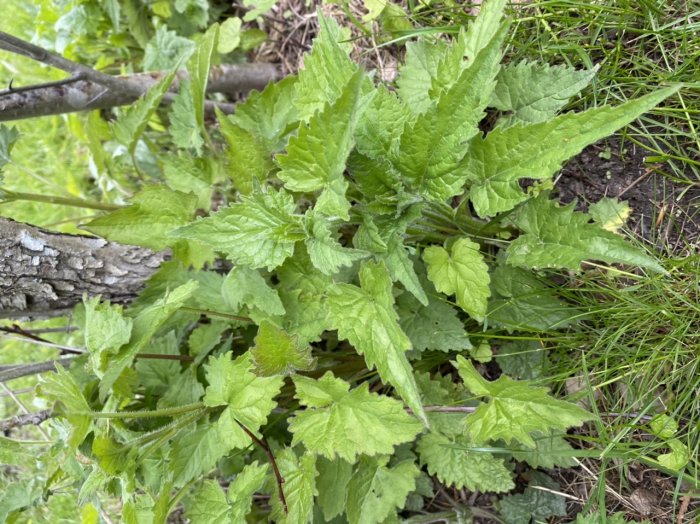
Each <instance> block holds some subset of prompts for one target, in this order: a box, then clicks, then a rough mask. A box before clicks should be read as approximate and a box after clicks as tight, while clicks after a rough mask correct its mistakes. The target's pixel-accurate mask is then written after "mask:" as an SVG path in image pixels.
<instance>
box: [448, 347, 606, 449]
mask: <svg viewBox="0 0 700 524" xmlns="http://www.w3.org/2000/svg"><path fill="white" fill-rule="evenodd" d="M455 365H456V366H457V370H458V371H459V376H460V377H462V380H463V381H464V384H465V386H466V387H467V389H469V391H471V392H472V393H473V394H474V395H476V396H477V397H488V401H485V402H484V403H482V404H481V405H480V406H479V407H478V408H477V409H476V411H475V412H474V413H471V414H469V415H467V419H466V426H467V432H468V433H469V436H470V437H471V438H472V440H473V442H474V444H476V445H480V444H484V443H486V442H489V441H491V442H492V441H495V440H498V439H502V440H504V441H506V442H511V441H513V440H517V441H519V442H521V443H522V444H524V445H525V446H528V447H531V448H534V447H535V441H534V440H533V438H532V436H531V433H533V432H535V431H539V432H542V431H547V430H550V429H555V430H566V429H568V428H569V427H571V426H580V425H581V424H583V422H585V421H586V420H590V419H591V418H592V417H591V415H590V414H589V413H588V412H586V411H585V410H584V409H582V408H580V407H578V406H577V405H576V404H572V403H570V402H565V401H563V400H558V399H555V398H553V397H551V396H549V395H548V394H547V388H543V387H535V386H531V385H530V384H529V383H528V382H526V381H515V380H512V379H510V378H508V377H506V376H505V375H501V376H500V377H499V378H498V380H495V381H493V382H489V381H487V380H485V379H484V378H483V377H482V376H481V375H479V372H478V371H477V370H476V369H475V368H474V366H473V365H472V363H471V362H470V361H468V360H466V359H465V358H464V357H462V356H461V355H458V356H457V361H456V362H455Z"/></svg>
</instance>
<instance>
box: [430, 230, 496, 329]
mask: <svg viewBox="0 0 700 524" xmlns="http://www.w3.org/2000/svg"><path fill="white" fill-rule="evenodd" d="M423 260H424V261H425V264H426V266H427V268H428V278H429V279H430V281H431V282H432V283H433V284H434V285H435V289H437V290H438V291H440V292H441V293H445V294H446V295H455V298H456V301H457V305H458V306H459V307H461V308H462V309H463V310H464V311H466V312H467V313H468V314H469V316H471V317H472V318H473V319H474V320H477V321H479V322H481V321H482V320H483V319H484V316H485V315H486V306H487V303H488V298H489V296H490V295H491V290H490V289H489V282H490V277H489V271H488V270H489V268H488V266H487V265H486V262H484V257H483V255H482V254H481V253H480V251H479V244H477V243H476V242H472V241H471V240H469V239H468V238H459V239H457V240H456V241H455V242H454V244H453V245H452V247H451V249H450V251H449V252H448V251H447V250H446V249H445V248H443V247H441V246H430V247H428V248H426V250H425V251H424V252H423Z"/></svg>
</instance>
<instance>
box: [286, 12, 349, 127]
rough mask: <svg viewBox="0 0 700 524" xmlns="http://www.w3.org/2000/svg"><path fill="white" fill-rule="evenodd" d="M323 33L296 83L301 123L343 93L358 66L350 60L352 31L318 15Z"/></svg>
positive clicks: (319, 36)
mask: <svg viewBox="0 0 700 524" xmlns="http://www.w3.org/2000/svg"><path fill="white" fill-rule="evenodd" d="M318 22H319V26H320V32H319V34H318V36H317V37H316V38H315V39H314V43H313V46H312V48H311V52H310V53H309V54H307V55H306V56H305V57H304V68H303V69H301V70H300V71H299V76H298V80H297V82H296V95H295V97H294V105H295V107H296V108H297V110H298V111H299V116H300V118H301V119H302V120H308V118H309V117H311V116H312V115H313V114H314V113H316V112H317V111H319V110H321V109H322V108H323V106H324V105H325V104H327V103H333V102H334V101H335V100H336V99H337V98H338V97H339V96H340V94H341V93H342V91H343V88H344V87H345V86H346V85H347V83H348V81H349V80H350V77H351V76H352V75H353V74H354V73H355V71H356V70H357V66H356V65H355V64H354V63H353V62H352V60H350V58H349V56H348V55H349V53H350V49H351V44H350V43H349V42H347V40H348V39H349V36H350V34H349V31H348V30H347V29H345V28H341V27H340V26H339V25H338V22H336V21H335V20H334V19H332V18H326V17H325V16H323V15H319V17H318Z"/></svg>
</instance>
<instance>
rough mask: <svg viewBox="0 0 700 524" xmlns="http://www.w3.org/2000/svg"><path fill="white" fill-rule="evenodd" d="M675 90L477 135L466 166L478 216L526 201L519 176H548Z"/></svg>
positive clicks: (470, 194) (668, 88)
mask: <svg viewBox="0 0 700 524" xmlns="http://www.w3.org/2000/svg"><path fill="white" fill-rule="evenodd" d="M676 91H678V87H677V86H674V87H667V88H665V89H659V90H658V91H656V92H654V93H651V94H649V95H646V96H643V97H640V98H637V99H635V100H631V101H629V102H626V103H624V104H621V105H619V106H616V107H607V106H606V107H599V108H595V109H589V110H588V111H584V112H582V113H566V114H563V115H560V116H558V117H556V118H554V119H552V120H550V121H548V122H540V123H538V124H532V125H527V126H521V125H517V126H513V127H509V128H506V129H501V128H496V129H494V130H493V131H491V132H490V133H489V134H488V135H486V138H481V137H478V136H477V137H476V138H475V139H474V140H473V141H472V144H471V148H470V150H469V156H468V157H467V159H466V162H465V169H466V173H467V176H468V177H469V178H470V179H471V180H472V181H473V182H474V183H473V185H472V186H471V188H470V190H469V196H470V199H471V201H472V204H473V205H474V209H475V210H476V212H477V213H478V215H479V216H481V217H487V216H494V215H496V214H497V213H501V212H504V211H509V210H511V209H513V208H514V207H515V206H516V205H517V204H519V203H520V202H523V201H524V200H526V199H527V198H528V197H527V195H526V194H525V193H524V192H523V190H522V189H521V187H520V185H519V181H520V179H522V178H531V179H536V180H542V179H546V178H550V177H551V176H552V175H553V174H554V173H556V171H557V170H558V169H559V168H560V167H561V164H562V162H564V161H565V160H567V159H569V158H571V157H572V156H574V155H576V154H578V153H579V152H581V150H582V149H583V148H584V147H586V146H587V145H589V144H592V143H593V142H596V141H597V140H600V139H601V138H604V137H606V136H608V135H610V134H612V133H614V132H615V131H617V130H618V129H619V128H621V127H623V126H625V125H627V124H628V123H630V122H631V121H633V120H634V119H635V118H637V117H638V116H639V115H641V114H643V113H646V112H647V111H649V110H650V109H652V108H653V107H654V106H656V105H657V104H659V103H660V102H661V101H663V100H664V99H666V98H668V97H669V96H671V95H672V94H674V93H675V92H676Z"/></svg>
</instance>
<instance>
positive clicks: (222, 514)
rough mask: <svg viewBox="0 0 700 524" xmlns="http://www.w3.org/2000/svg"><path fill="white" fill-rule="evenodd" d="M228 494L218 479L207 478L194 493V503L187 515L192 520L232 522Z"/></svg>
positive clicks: (205, 522) (188, 507) (199, 521)
mask: <svg viewBox="0 0 700 524" xmlns="http://www.w3.org/2000/svg"><path fill="white" fill-rule="evenodd" d="M228 513H229V505H228V501H227V500H226V494H225V493H224V490H223V489H221V486H220V485H219V483H218V481H213V480H205V481H204V482H203V483H202V484H201V485H200V486H199V487H198V488H197V490H196V491H195V492H194V494H193V495H192V504H191V505H189V506H187V510H186V511H185V515H186V516H187V518H188V519H190V520H191V521H192V522H198V523H201V524H220V523H225V522H231V520H230V518H229V517H228Z"/></svg>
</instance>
